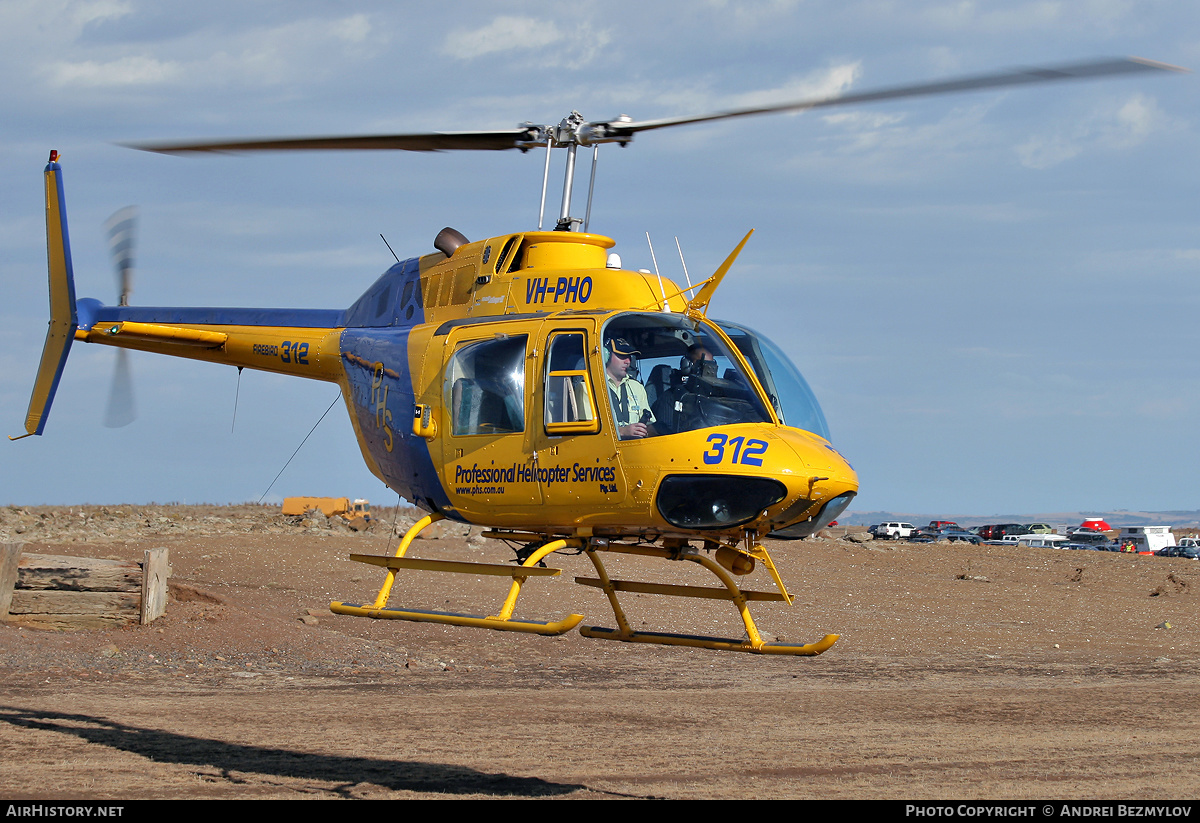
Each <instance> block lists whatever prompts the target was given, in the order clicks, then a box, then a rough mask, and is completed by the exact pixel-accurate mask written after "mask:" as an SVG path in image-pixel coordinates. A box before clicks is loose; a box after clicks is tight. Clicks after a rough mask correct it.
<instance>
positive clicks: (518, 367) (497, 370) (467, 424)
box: [445, 334, 526, 436]
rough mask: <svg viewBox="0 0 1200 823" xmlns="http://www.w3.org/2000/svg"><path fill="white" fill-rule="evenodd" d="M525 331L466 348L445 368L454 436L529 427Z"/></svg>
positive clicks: (519, 430) (498, 432) (456, 353)
mask: <svg viewBox="0 0 1200 823" xmlns="http://www.w3.org/2000/svg"><path fill="white" fill-rule="evenodd" d="M525 341H526V336H525V335H523V334H522V335H517V336H513V337H503V338H500V339H496V340H484V341H482V342H479V343H469V344H467V345H466V346H463V347H462V348H461V349H459V350H458V351H457V352H455V354H454V357H453V358H451V360H450V365H449V366H448V367H447V368H446V382H445V391H446V394H447V395H448V396H447V398H446V402H447V403H448V404H449V407H450V415H451V419H452V421H453V427H452V433H453V434H454V435H455V436H460V435H472V434H511V433H513V432H522V431H525Z"/></svg>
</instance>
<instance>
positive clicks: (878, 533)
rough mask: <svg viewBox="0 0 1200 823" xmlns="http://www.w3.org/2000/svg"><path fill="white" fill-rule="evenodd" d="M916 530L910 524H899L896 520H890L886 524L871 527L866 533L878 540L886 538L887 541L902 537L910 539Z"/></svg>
mask: <svg viewBox="0 0 1200 823" xmlns="http://www.w3.org/2000/svg"><path fill="white" fill-rule="evenodd" d="M916 530H917V527H916V526H914V525H913V524H912V523H901V522H900V521H898V520H892V521H890V522H887V523H880V524H879V525H878V526H872V527H871V528H870V529H868V531H870V532H871V534H872V535H874V536H875V537H877V538H879V539H881V540H882V539H883V538H885V537H886V538H888V539H889V540H898V539H900V538H902V537H904V538H908V537H912V533H913V532H914V531H916Z"/></svg>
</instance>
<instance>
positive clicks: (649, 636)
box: [575, 544, 838, 655]
mask: <svg viewBox="0 0 1200 823" xmlns="http://www.w3.org/2000/svg"><path fill="white" fill-rule="evenodd" d="M599 551H615V552H619V553H625V554H639V555H644V556H648V557H661V558H664V559H676V560H689V561H691V562H693V563H697V564H699V565H700V566H703V567H704V568H706V569H708V570H709V571H710V572H712V573H713V574H714V575H716V576H717V579H718V580H720V581H721V583H722V584H723V585H724V588H705V587H699V586H675V585H669V584H662V583H634V582H628V581H623V580H613V579H611V578H610V577H609V576H608V571H607V570H606V569H605V568H604V564H603V563H602V562H601V560H600V557H599V554H598V552H599ZM751 553H752V554H753V555H754V556H755V557H757V558H760V559H762V560H764V561H765V563H766V564H767V567H768V569H770V571H771V576H772V578H774V580H775V582H776V585H777V586H778V587H779V594H775V593H774V592H751V591H742V589H741V588H739V587H738V585H737V583H736V582H735V581H734V579H733V575H731V574H730V573H729V572H728V571H726V569H725V568H724V567H723V566H721V564H720V563H718V562H717V561H716V560H713V559H712V558H711V557H709V556H707V555H704V554H700V553H698V552H695V551H690V550H689V551H685V552H683V553H677V552H674V551H670V550H668V549H659V548H655V547H647V546H613V545H611V544H610V545H608V546H605V547H603V548H601V547H592V546H588V548H587V556H588V559H589V560H591V561H592V565H593V566H595V568H596V574H597V575H598V577H599V579H591V578H579V577H577V578H575V582H576V583H580V584H582V585H585V586H595V587H596V588H599V589H602V590H603V591H604V594H605V595H606V596H607V597H608V602H609V605H610V606H612V610H613V616H614V617H615V619H616V621H617V628H616V629H608V628H604V627H602V626H581V627H580V629H579V633H580V634H582V635H583V636H585V637H592V638H596V639H598V640H620V641H623V642H627V643H658V644H662V645H667V646H693V647H697V648H704V649H719V650H722V651H741V652H751V653H755V654H786V655H816V654H820V653H821V652H823V651H825V650H827V649H829V648H830V647H831V646H833V644H834V643H836V642H837V640H838V635H836V634H827V635H825V637H823V638H822V639H821V640H819V641H817V642H815V643H807V644H804V645H799V646H797V645H792V644H789V643H768V642H767V641H765V640H763V638H762V635H761V634H759V631H758V626H757V625H755V623H754V618H753V617H752V616H751V614H750V608H749V606H748V605H747V603H748V601H750V600H786V601H787V602H788V603H790V602H791V600H792V598H791V595H789V594H788V592H787V589H785V588H784V586H783V581H782V580H781V579H780V578H779V576H778V573H777V572H776V571H775V568H774V564H773V563H771V560H770V556H769V555H768V554H767V552H766V549H764V548H763V547H762V546H755V547H754V550H753V551H752V552H751ZM618 591H628V592H640V593H645V594H665V595H670V596H674V597H705V598H712V599H717V600H731V601H733V604H734V606H735V607H736V608H737V610H738V615H739V616H740V617H741V619H742V624H743V625H744V626H745V628H746V637H745V639H744V640H733V639H729V638H722V637H706V636H701V635H686V634H670V633H666V632H639V631H634V630H633V629H632V628H631V627H630V625H629V620H628V618H627V617H626V616H625V612H624V610H623V609H622V608H621V604H620V602H619V601H618V599H617V592H618Z"/></svg>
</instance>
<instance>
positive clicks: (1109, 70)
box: [605, 57, 1189, 136]
mask: <svg viewBox="0 0 1200 823" xmlns="http://www.w3.org/2000/svg"><path fill="white" fill-rule="evenodd" d="M1146 71H1176V72H1189V70H1188V69H1185V68H1180V67H1179V66H1172V65H1170V64H1167V63H1158V62H1155V61H1153V60H1145V59H1143V58H1141V57H1125V58H1116V59H1109V60H1094V61H1090V62H1087V63H1072V64H1069V65H1065V66H1053V67H1041V68H1037V67H1032V68H1024V69H1012V70H1009V71H1004V72H997V73H994V74H980V75H974V76H971V77H962V78H959V79H957V80H941V81H934V82H931V83H918V84H916V85H912V86H894V87H892V88H889V89H880V90H878V91H867V92H861V93H859V94H846V95H842V96H840V97H821V98H817V99H815V100H797V101H794V102H791V103H777V104H775V105H772V106H759V107H756V108H745V109H733V110H730V111H724V112H716V113H713V114H700V115H694V116H689V117H665V118H662V119H659V120H643V121H641V122H634V123H620V122H614V123H609V124H605V125H606V126H607V129H606V130H607V133H608V134H609V135H621V134H629V135H631V136H632V135H633V134H636V133H637V132H639V131H650V130H651V129H661V128H665V127H667V126H683V125H687V124H689V123H706V122H709V121H712V120H728V119H730V118H733V117H747V116H750V115H754V114H771V113H774V112H785V111H803V110H805V109H818V108H828V107H831V106H850V105H854V104H857V103H873V102H876V101H879V100H894V99H898V98H901V97H924V96H928V95H932V94H951V93H954V92H960V91H975V90H979V89H997V88H1003V87H1005V86H1022V85H1028V84H1031V83H1053V82H1056V81H1059V80H1087V79H1090V78H1093V77H1110V76H1112V75H1118V74H1135V73H1139V72H1146Z"/></svg>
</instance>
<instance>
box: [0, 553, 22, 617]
mask: <svg viewBox="0 0 1200 823" xmlns="http://www.w3.org/2000/svg"><path fill="white" fill-rule="evenodd" d="M24 545H25V544H24V543H0V620H8V609H9V607H10V606H11V605H12V596H13V589H14V588H16V585H17V561H18V560H20V559H21V547H23V546H24Z"/></svg>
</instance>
